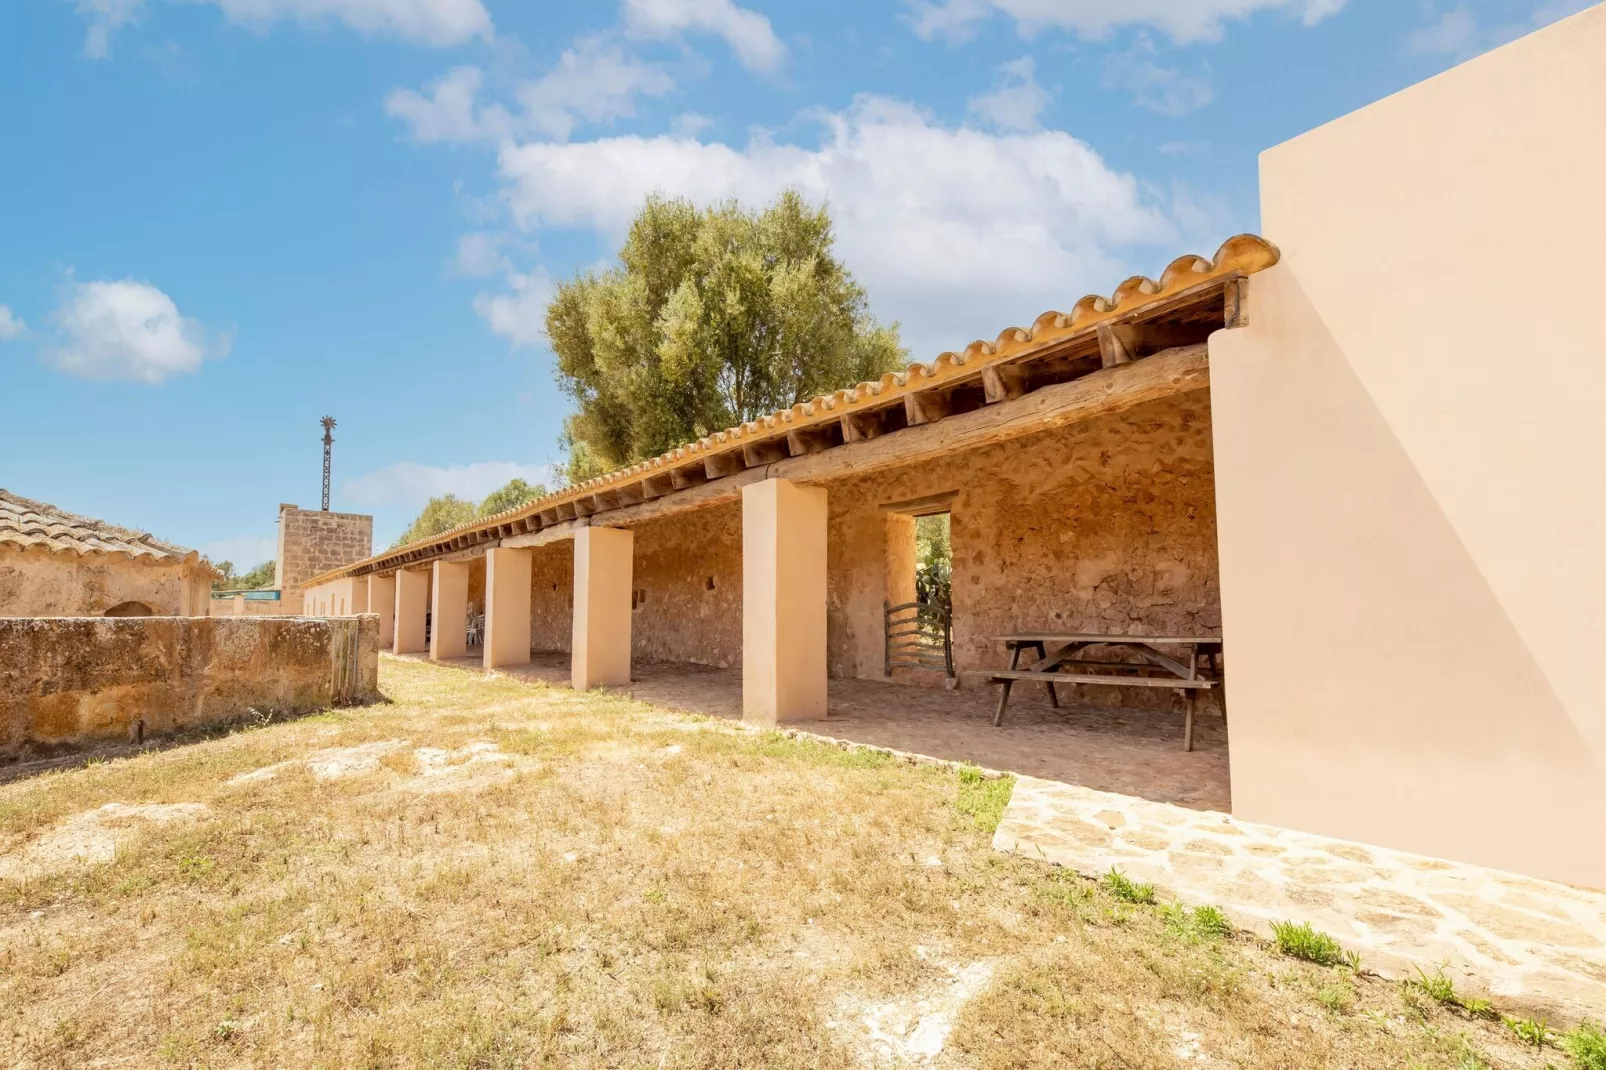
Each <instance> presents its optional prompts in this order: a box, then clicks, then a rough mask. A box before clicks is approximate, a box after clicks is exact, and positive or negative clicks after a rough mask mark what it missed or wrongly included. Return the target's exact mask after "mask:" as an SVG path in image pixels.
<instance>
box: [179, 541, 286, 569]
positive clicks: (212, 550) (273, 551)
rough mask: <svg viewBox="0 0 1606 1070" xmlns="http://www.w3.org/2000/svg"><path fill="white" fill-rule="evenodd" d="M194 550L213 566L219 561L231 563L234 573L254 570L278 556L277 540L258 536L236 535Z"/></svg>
mask: <svg viewBox="0 0 1606 1070" xmlns="http://www.w3.org/2000/svg"><path fill="white" fill-rule="evenodd" d="M196 549H198V550H200V551H201V553H203V554H205V555H206V556H207V558H209V559H210V560H211V561H212V563H213V564H216V563H217V562H219V561H230V562H233V564H234V570H235V571H236V572H244V571H246V570H247V569H252V568H256V567H257V566H258V565H260V564H262V562H264V561H272V560H273V559H274V558H275V557H277V556H278V554H279V544H278V542H277V540H275V539H273V538H272V537H271V536H269V537H264V536H260V535H236V536H234V537H233V538H228V539H217V540H215V541H213V542H209V543H207V544H206V545H204V546H199V547H196Z"/></svg>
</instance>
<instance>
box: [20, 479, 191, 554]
mask: <svg viewBox="0 0 1606 1070" xmlns="http://www.w3.org/2000/svg"><path fill="white" fill-rule="evenodd" d="M0 545H11V546H16V547H18V548H20V549H24V550H26V549H28V548H29V547H33V546H38V547H42V548H43V549H46V550H52V551H55V552H56V553H70V554H125V555H127V556H129V557H148V558H152V559H154V560H162V559H172V560H175V561H183V560H187V559H190V558H196V557H199V556H200V555H199V554H197V553H196V552H195V551H194V550H189V549H186V548H184V547H182V546H175V545H173V544H172V543H169V542H163V541H162V540H160V539H158V538H157V537H156V536H154V535H151V534H148V533H146V532H143V531H133V530H131V529H129V528H120V527H118V526H117V525H115V524H108V523H106V521H104V520H96V519H95V518H94V517H91V516H78V515H77V514H76V513H69V512H66V511H65V510H62V509H58V508H56V507H55V506H54V505H48V504H46V503H45V502H36V501H34V500H33V499H32V498H24V497H23V496H22V495H20V494H12V493H11V492H10V491H8V490H6V489H5V488H3V487H0Z"/></svg>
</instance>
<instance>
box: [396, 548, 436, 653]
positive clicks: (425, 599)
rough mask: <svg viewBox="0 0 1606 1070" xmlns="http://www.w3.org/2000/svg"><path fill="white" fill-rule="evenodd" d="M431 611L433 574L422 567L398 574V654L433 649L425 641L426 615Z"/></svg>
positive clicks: (404, 570) (405, 570)
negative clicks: (430, 575)
mask: <svg viewBox="0 0 1606 1070" xmlns="http://www.w3.org/2000/svg"><path fill="white" fill-rule="evenodd" d="M428 612H429V573H428V572H425V571H424V570H422V569H403V570H401V571H400V572H398V573H396V638H395V646H394V652H395V653H397V654H416V653H419V652H421V651H424V650H427V649H429V644H428V643H426V642H425V640H424V614H426V613H428Z"/></svg>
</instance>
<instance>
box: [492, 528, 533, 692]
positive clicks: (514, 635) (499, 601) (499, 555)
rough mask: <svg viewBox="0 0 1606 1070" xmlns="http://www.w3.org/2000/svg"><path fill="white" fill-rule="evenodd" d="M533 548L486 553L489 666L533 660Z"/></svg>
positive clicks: (526, 663)
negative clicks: (531, 571)
mask: <svg viewBox="0 0 1606 1070" xmlns="http://www.w3.org/2000/svg"><path fill="white" fill-rule="evenodd" d="M532 559H533V555H532V554H531V553H530V551H529V550H504V549H500V548H498V549H493V550H487V551H486V553H485V661H484V664H485V667H486V668H487V669H494V668H496V667H497V666H498V665H528V664H529V662H530V563H531V561H532Z"/></svg>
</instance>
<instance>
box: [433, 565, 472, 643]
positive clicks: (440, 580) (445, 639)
mask: <svg viewBox="0 0 1606 1070" xmlns="http://www.w3.org/2000/svg"><path fill="white" fill-rule="evenodd" d="M433 575H434V587H433V589H432V592H431V598H430V603H431V605H430V624H429V660H430V661H439V660H441V659H442V658H458V657H462V656H463V655H464V654H466V653H468V636H467V632H468V565H466V564H463V563H461V562H458V561H437V562H435V567H434V572H433Z"/></svg>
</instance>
